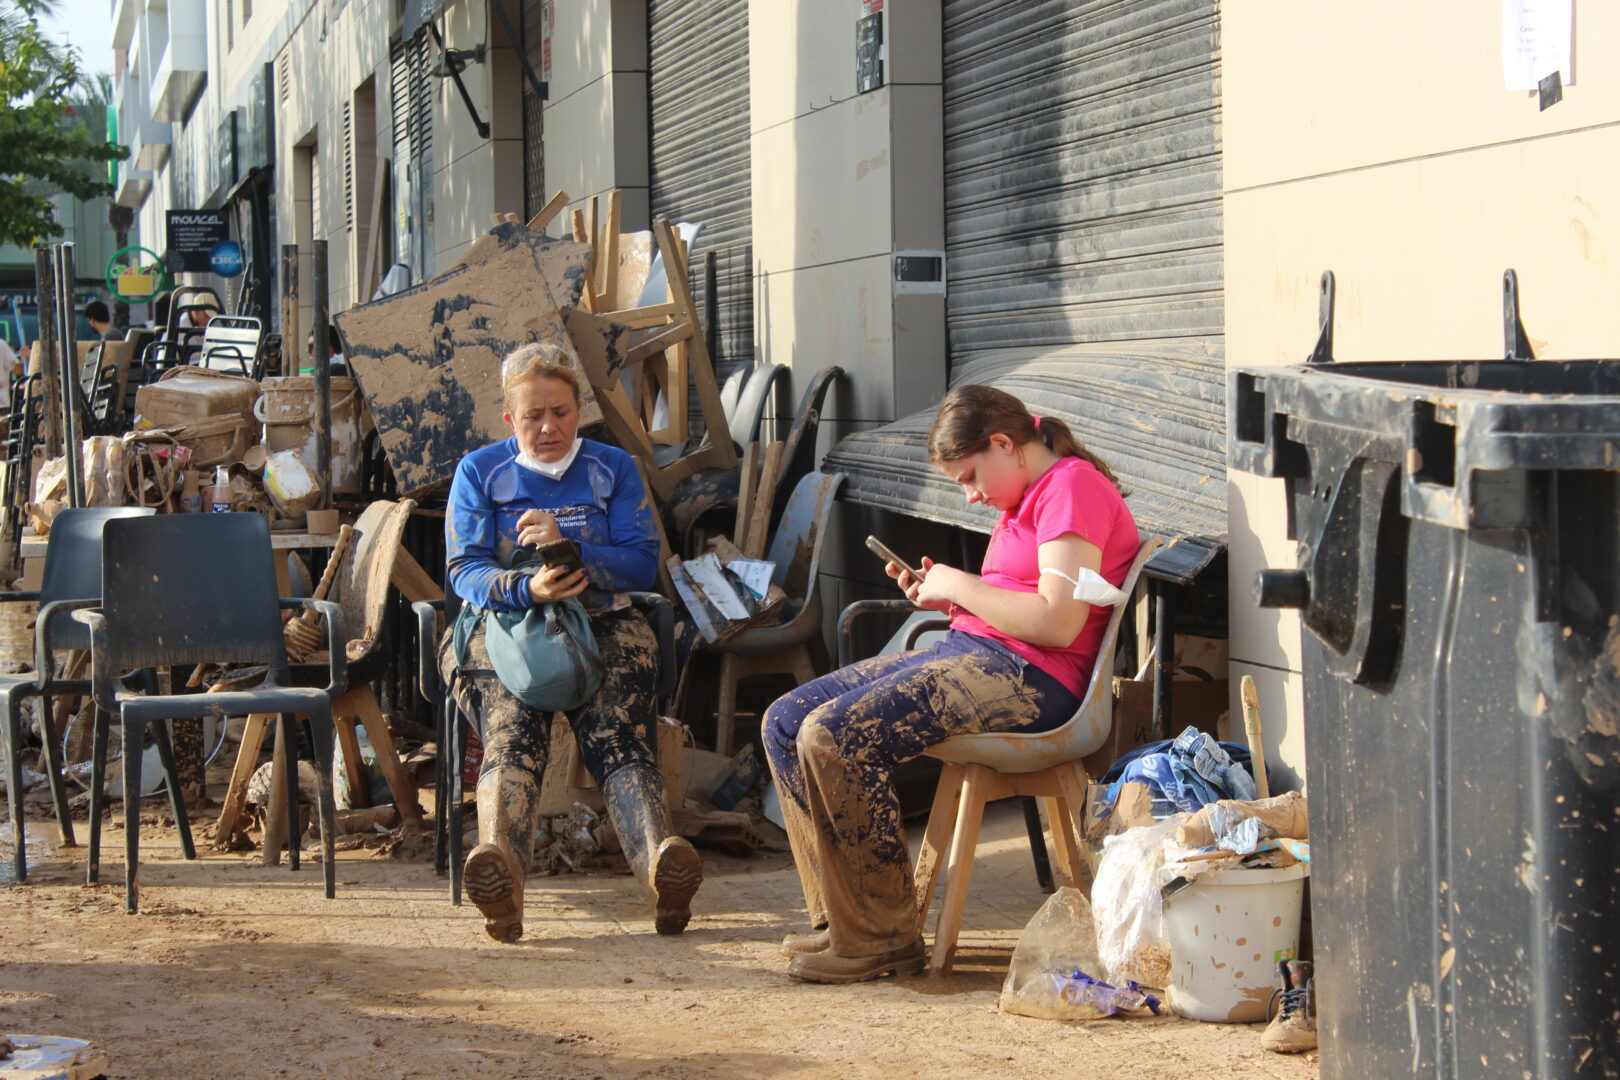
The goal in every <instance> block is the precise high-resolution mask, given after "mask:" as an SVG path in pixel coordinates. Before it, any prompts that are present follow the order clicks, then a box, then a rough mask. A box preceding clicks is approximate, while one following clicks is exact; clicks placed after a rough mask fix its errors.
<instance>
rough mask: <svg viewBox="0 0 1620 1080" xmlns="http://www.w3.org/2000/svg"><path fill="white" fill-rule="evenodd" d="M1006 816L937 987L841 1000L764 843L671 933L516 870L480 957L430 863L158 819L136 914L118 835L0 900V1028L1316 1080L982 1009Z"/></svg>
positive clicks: (735, 1065) (1201, 1038)
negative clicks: (788, 951) (238, 839)
mask: <svg viewBox="0 0 1620 1080" xmlns="http://www.w3.org/2000/svg"><path fill="white" fill-rule="evenodd" d="M154 809H155V808H154ZM1021 827H1022V821H1021V818H1020V817H1019V815H1018V814H1017V813H1016V812H1015V811H1014V810H1013V808H1011V807H1009V806H998V807H993V808H992V813H991V814H990V815H989V816H988V817H987V819H986V826H985V829H986V831H985V839H984V840H983V841H982V842H981V847H980V851H981V856H980V859H979V862H978V864H977V870H976V872H975V875H974V879H973V899H972V900H971V902H970V905H969V908H968V913H967V929H966V930H965V932H964V934H963V938H962V953H961V958H960V960H959V962H958V966H957V973H956V974H955V975H954V976H953V977H952V978H950V979H948V980H935V979H930V978H929V977H928V976H926V975H923V976H918V977H915V978H905V979H898V980H896V979H886V980H883V981H880V982H875V983H867V984H864V985H859V986H850V987H821V986H806V985H802V984H797V983H794V982H791V981H789V980H788V978H787V977H786V976H785V975H784V973H783V969H784V967H785V961H783V960H782V959H781V958H780V957H779V956H778V955H777V952H776V946H777V942H778V941H779V940H780V938H781V936H782V934H783V933H784V932H786V931H788V930H794V929H801V928H802V927H801V926H800V925H799V923H800V920H801V919H802V917H803V910H802V901H801V900H800V899H799V897H798V887H797V882H796V879H795V875H794V873H793V869H792V866H791V864H790V862H789V860H788V857H787V856H785V855H781V854H767V855H761V856H758V857H754V858H749V859H733V858H725V857H722V856H717V855H713V854H711V853H705V863H706V867H707V872H708V881H707V883H706V885H705V887H704V889H703V891H702V892H701V893H700V894H699V896H698V902H697V904H696V905H694V907H695V909H696V912H697V914H696V917H695V918H694V920H693V922H692V926H691V928H690V929H689V930H688V931H687V932H686V933H685V934H684V935H682V936H680V937H676V938H660V937H658V936H656V935H655V934H654V933H653V932H652V922H651V917H650V913H649V911H648V910H647V908H646V907H645V905H644V904H643V902H642V900H641V897H640V895H639V892H638V890H637V887H636V885H635V883H634V881H633V880H632V879H631V878H629V877H628V876H627V875H616V874H590V875H587V874H575V875H567V876H562V877H549V878H532V879H531V880H530V882H529V890H528V902H527V928H528V934H527V936H526V937H525V938H524V939H523V940H522V941H521V942H520V943H519V944H517V945H512V946H500V945H496V944H494V943H493V942H491V941H489V940H488V939H487V938H486V937H485V936H484V934H483V931H482V929H481V922H480V920H479V919H478V917H477V912H476V910H475V909H473V908H472V907H471V906H467V907H462V908H457V907H452V906H451V904H450V903H449V900H448V890H447V887H446V885H445V883H444V882H443V881H441V880H439V879H436V878H435V877H434V876H433V872H432V867H431V865H430V864H424V863H420V862H405V861H399V860H396V859H392V858H386V857H377V856H376V855H374V854H373V853H370V852H367V851H364V850H357V851H350V852H343V853H340V854H339V857H338V858H339V863H338V882H339V886H338V898H337V899H336V900H330V901H329V900H326V899H324V898H323V897H322V895H321V888H320V869H319V863H318V862H315V861H313V860H306V861H305V863H304V869H302V870H301V871H299V872H298V873H296V874H295V873H292V872H290V871H289V870H288V869H286V868H285V867H264V866H261V865H259V861H258V857H257V856H256V855H251V856H250V855H242V854H232V855H220V854H215V853H212V852H209V853H207V854H206V855H205V857H204V858H202V859H201V860H199V861H198V862H194V863H187V862H185V861H183V860H181V859H180V858H179V849H178V844H177V842H176V839H175V836H174V833H173V832H172V830H167V829H162V828H159V827H148V828H146V829H143V836H142V845H143V855H142V863H141V879H142V900H143V910H142V912H141V914H139V915H134V916H131V915H126V914H124V911H123V896H122V880H123V860H122V835H121V833H120V832H119V831H118V830H117V829H116V828H114V829H109V831H108V834H107V848H106V851H105V854H104V856H103V882H104V883H103V884H102V885H100V886H97V887H87V886H85V885H84V884H83V883H82V880H83V857H84V856H83V849H82V848H80V849H77V850H71V849H70V850H67V851H57V852H52V853H45V854H42V855H41V856H40V857H39V859H38V861H37V862H36V863H35V865H34V868H33V869H32V870H31V872H30V876H29V880H28V882H27V883H26V884H23V885H15V884H8V885H5V886H3V887H0V1031H9V1032H36V1033H46V1034H57V1035H71V1036H75V1037H79V1038H88V1039H93V1040H95V1041H97V1042H98V1043H100V1044H101V1045H102V1046H104V1047H105V1049H106V1050H107V1052H108V1053H109V1055H110V1058H111V1061H112V1068H111V1070H110V1072H109V1073H108V1075H109V1076H110V1077H138V1078H143V1080H146V1078H153V1080H155V1078H171V1080H187V1078H197V1080H222V1078H227V1077H229V1078H246V1080H252V1078H257V1077H266V1078H274V1077H287V1076H320V1077H355V1078H359V1077H366V1078H372V1077H376V1078H387V1080H395V1078H400V1080H403V1078H407V1077H423V1078H427V1077H432V1078H435V1080H444V1078H459V1077H544V1078H578V1080H590V1078H596V1077H600V1078H613V1080H618V1078H621V1077H624V1078H629V1077H713V1078H723V1080H733V1078H734V1080H751V1078H756V1077H778V1076H780V1077H791V1078H795V1080H799V1078H803V1080H812V1078H821V1077H827V1078H832V1077H838V1078H841V1080H842V1078H868V1077H870V1078H874V1080H879V1078H880V1080H907V1078H913V1077H915V1078H919V1080H920V1078H924V1077H926V1078H929V1080H935V1078H941V1077H979V1076H983V1077H1010V1078H1023V1077H1027V1078H1030V1080H1036V1078H1039V1080H1053V1078H1056V1077H1064V1078H1083V1077H1099V1078H1100V1077H1110V1078H1112V1077H1119V1076H1139V1077H1147V1078H1152V1080H1181V1078H1186V1080H1195V1078H1197V1080H1205V1078H1210V1077H1227V1076H1233V1077H1236V1076H1244V1077H1249V1076H1253V1077H1274V1078H1278V1080H1314V1078H1315V1077H1316V1075H1317V1067H1316V1062H1315V1055H1308V1056H1306V1057H1304V1058H1284V1057H1278V1056H1276V1055H1272V1054H1268V1053H1265V1052H1264V1051H1262V1050H1261V1049H1260V1047H1259V1034H1260V1029H1259V1027H1247V1026H1226V1025H1212V1024H1198V1023H1193V1022H1189V1021H1183V1020H1177V1019H1173V1018H1168V1017H1167V1018H1162V1019H1152V1018H1149V1019H1129V1020H1107V1021H1098V1022H1092V1023H1084V1024H1063V1023H1056V1022H1051V1021H1043V1020H1032V1019H1026V1018H1022V1017H1011V1016H1004V1015H1002V1014H1000V1013H998V1012H997V1011H996V1008H995V999H996V993H997V991H998V989H999V987H1000V980H1001V977H1002V975H1003V973H1004V972H1005V969H1006V965H1007V961H1008V958H1009V956H1010V954H1011V950H1012V947H1013V945H1014V943H1015V941H1016V938H1017V932H1018V930H1019V929H1020V928H1021V927H1022V926H1023V924H1024V922H1025V921H1026V920H1027V919H1028V918H1029V916H1030V915H1031V914H1033V913H1034V911H1035V910H1036V908H1037V907H1039V905H1040V903H1041V901H1042V899H1043V896H1042V895H1041V893H1040V892H1039V891H1038V890H1037V888H1036V887H1035V884H1034V880H1033V874H1032V872H1031V870H1030V862H1029V855H1028V847H1027V843H1026V842H1025V841H1024V840H1023V839H1022V837H1021V835H1020V833H1021ZM4 832H5V836H6V838H7V840H8V841H9V838H10V826H9V824H7V825H6V826H5V829H4ZM31 832H32V833H36V834H39V835H41V836H49V835H52V834H54V827H53V826H50V825H48V824H47V823H45V822H33V823H31ZM82 836H83V834H82V832H81V839H82ZM0 848H3V849H4V850H0V855H4V858H5V862H6V864H7V867H8V870H9V863H10V852H9V844H5V845H0Z"/></svg>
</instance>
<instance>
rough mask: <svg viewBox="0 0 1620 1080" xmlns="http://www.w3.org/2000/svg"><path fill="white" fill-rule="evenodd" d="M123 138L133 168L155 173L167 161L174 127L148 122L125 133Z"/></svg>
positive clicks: (154, 121) (159, 122) (158, 122)
mask: <svg viewBox="0 0 1620 1080" xmlns="http://www.w3.org/2000/svg"><path fill="white" fill-rule="evenodd" d="M124 138H126V139H128V140H129V158H130V160H131V161H132V162H134V166H133V167H134V168H135V169H144V170H145V171H146V172H148V173H156V172H157V171H158V170H159V169H161V168H163V163H164V162H166V161H168V160H169V151H170V149H171V144H172V143H173V142H174V125H173V124H168V123H163V122H161V121H156V120H148V121H147V122H146V123H144V124H137V125H136V126H135V127H134V129H133V130H131V131H128V132H126V133H125V134H124Z"/></svg>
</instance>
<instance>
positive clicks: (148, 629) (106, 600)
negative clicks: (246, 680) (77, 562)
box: [101, 513, 288, 685]
mask: <svg viewBox="0 0 1620 1080" xmlns="http://www.w3.org/2000/svg"><path fill="white" fill-rule="evenodd" d="M102 582H103V585H102V594H101V595H102V605H101V610H102V612H103V613H104V615H105V617H106V621H107V652H108V656H107V662H108V664H109V665H110V667H111V668H112V669H113V670H114V671H130V670H133V669H135V668H145V667H164V666H167V665H171V664H199V663H205V662H207V663H216V664H218V663H231V662H247V663H254V664H266V665H268V666H269V668H270V675H269V678H268V679H267V680H266V681H267V683H272V684H278V685H286V684H287V681H288V680H287V650H286V645H285V643H284V642H283V640H282V636H281V614H280V610H279V604H278V600H277V596H276V572H275V565H274V563H273V562H272V555H271V551H270V527H269V526H268V525H267V524H265V520H264V518H262V517H260V516H259V515H258V514H246V513H243V514H165V515H163V516H160V517H154V518H152V519H150V520H146V521H127V520H116V521H110V522H108V523H107V529H106V534H105V550H104V553H103V555H102Z"/></svg>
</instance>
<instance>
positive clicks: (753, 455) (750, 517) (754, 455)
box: [731, 443, 759, 551]
mask: <svg viewBox="0 0 1620 1080" xmlns="http://www.w3.org/2000/svg"><path fill="white" fill-rule="evenodd" d="M758 465H759V443H749V444H748V445H747V446H745V447H743V456H742V469H741V471H739V472H738V474H737V524H736V527H735V528H733V529H732V530H731V542H732V543H733V544H736V545H737V550H739V551H741V550H743V549H744V548H746V547H747V545H748V530H749V528H750V527H751V526H752V525H753V523H754V493H755V492H756V491H758V490H759V489H758V487H757V486H756V485H755V482H754V473H755V470H756V469H757V468H758Z"/></svg>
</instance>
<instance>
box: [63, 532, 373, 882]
mask: <svg viewBox="0 0 1620 1080" xmlns="http://www.w3.org/2000/svg"><path fill="white" fill-rule="evenodd" d="M104 545H105V546H104V554H103V558H102V590H101V594H102V604H101V607H100V609H99V610H95V609H85V610H79V611H76V612H75V613H74V618H76V619H78V620H80V621H81V622H84V623H85V624H87V625H88V626H89V627H90V649H91V655H92V657H93V670H92V678H91V684H92V688H93V690H94V693H95V699H96V704H97V706H99V708H100V712H99V713H98V714H97V722H96V727H95V738H94V747H93V750H92V755H93V761H92V765H91V794H90V845H91V847H90V865H89V877H90V880H92V881H94V880H96V877H97V875H98V874H99V870H100V866H99V853H100V841H101V836H100V832H101V802H102V795H101V782H102V777H103V774H104V772H105V770H106V757H107V740H108V735H109V730H108V729H109V724H110V718H111V717H113V716H117V717H118V721H119V724H120V727H121V729H122V732H123V737H124V745H125V746H126V747H138V746H140V745H141V742H142V738H143V736H144V734H145V731H146V727H147V725H148V724H158V725H161V726H162V727H164V728H167V726H168V722H169V721H171V720H176V719H180V718H184V717H201V716H205V715H213V716H219V717H225V716H242V715H246V714H251V713H277V714H280V716H281V722H282V724H284V725H288V728H289V730H288V733H287V734H288V740H287V742H288V746H289V747H292V746H296V745H297V728H296V727H295V726H293V720H294V718H295V716H297V715H304V716H307V717H309V721H310V727H311V729H312V732H313V735H314V741H315V746H314V756H315V765H316V772H317V774H318V776H319V787H320V795H319V803H320V822H321V840H322V843H323V845H324V850H325V860H324V865H323V867H322V869H323V870H324V872H325V878H326V896H327V898H328V899H331V898H332V897H333V896H335V895H336V893H337V878H336V867H335V863H334V858H333V856H334V851H333V843H332V842H333V838H334V833H335V829H336V821H335V811H334V808H333V802H332V699H333V698H334V697H336V696H337V695H338V694H341V693H342V692H343V690H344V689H345V688H346V687H347V685H348V684H347V674H346V670H345V667H346V665H345V658H344V645H345V643H346V641H347V638H345V637H344V635H343V615H342V611H341V609H340V608H339V607H338V605H337V604H335V603H333V602H331V601H328V600H291V599H289V600H280V599H278V598H277V596H276V576H275V569H274V565H273V563H272V561H271V559H272V555H271V551H270V528H269V526H268V525H267V524H266V523H265V520H264V518H262V517H260V516H259V515H257V514H170V515H165V516H162V517H155V518H151V519H148V520H140V521H130V520H115V521H110V522H108V523H107V527H106V532H105V540H104ZM282 608H292V609H308V610H313V611H315V612H317V613H318V614H319V615H320V616H321V617H322V619H323V620H324V621H325V623H326V642H327V650H328V654H329V657H330V661H329V666H330V671H331V681H330V682H329V683H328V685H327V686H325V687H324V688H316V687H297V686H291V685H289V683H290V681H291V679H290V676H289V672H288V668H287V652H286V647H285V644H284V642H283V640H282V631H281V609H282ZM244 662H245V663H249V664H264V665H266V667H267V668H268V671H267V673H266V675H265V678H264V682H263V683H261V684H260V685H259V686H256V687H254V688H252V689H249V690H235V691H228V692H224V693H209V694H152V695H149V696H144V697H134V696H129V695H124V694H120V693H118V690H117V682H116V681H115V680H116V677H117V676H118V675H119V674H120V673H123V672H127V671H131V670H134V669H138V668H157V667H163V666H168V665H175V664H203V663H212V664H226V663H244ZM167 742H168V740H167V738H166V737H160V738H159V740H158V749H159V754H160V755H163V754H165V747H166V744H167ZM170 756H171V757H172V754H171V755H170ZM123 766H124V768H123V778H124V791H125V793H126V797H125V799H124V852H125V862H124V904H125V907H126V908H128V910H130V911H132V912H133V911H137V910H139V896H138V892H137V886H136V866H137V861H138V858H139V854H140V810H139V802H140V800H139V799H135V798H130V797H128V793H129V792H136V791H140V790H141V755H140V754H139V753H125V754H124V756H123ZM289 766H292V767H289V768H288V769H287V770H286V778H287V805H288V807H289V809H291V808H293V807H296V806H297V805H298V769H297V768H296V767H295V766H296V762H289ZM165 771H166V772H167V773H168V774H169V792H170V799H171V801H172V804H173V805H174V807H175V820H176V822H177V823H178V825H179V827H180V830H181V843H182V846H183V847H184V848H185V849H186V855H187V857H188V858H195V854H194V852H193V851H192V850H191V842H190V841H191V836H190V827H189V825H188V823H187V821H186V817H185V812H184V807H183V806H182V805H181V804H180V801H179V784H178V783H177V782H176V780H175V777H174V775H173V764H172V761H168V762H165ZM297 829H298V815H297V814H296V813H291V812H290V813H288V815H287V833H288V837H287V839H288V844H287V848H288V853H289V862H290V864H291V866H292V869H294V870H297V869H298V843H297Z"/></svg>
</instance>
